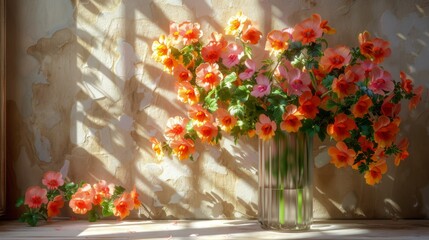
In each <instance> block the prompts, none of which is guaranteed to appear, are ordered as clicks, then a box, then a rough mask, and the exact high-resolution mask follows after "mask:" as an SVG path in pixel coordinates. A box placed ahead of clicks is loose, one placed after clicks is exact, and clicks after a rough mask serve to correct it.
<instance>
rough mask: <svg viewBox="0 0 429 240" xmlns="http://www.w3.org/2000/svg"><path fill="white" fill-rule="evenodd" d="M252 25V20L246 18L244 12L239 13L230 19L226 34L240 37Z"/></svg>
mask: <svg viewBox="0 0 429 240" xmlns="http://www.w3.org/2000/svg"><path fill="white" fill-rule="evenodd" d="M250 24H251V21H250V19H249V18H247V17H246V16H244V15H243V13H242V12H238V13H237V15H235V16H233V17H231V18H229V19H228V23H227V26H226V28H225V34H226V35H233V36H238V34H240V33H241V32H242V31H243V29H244V28H246V27H247V26H248V25H250Z"/></svg>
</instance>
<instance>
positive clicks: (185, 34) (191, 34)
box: [179, 21, 203, 45]
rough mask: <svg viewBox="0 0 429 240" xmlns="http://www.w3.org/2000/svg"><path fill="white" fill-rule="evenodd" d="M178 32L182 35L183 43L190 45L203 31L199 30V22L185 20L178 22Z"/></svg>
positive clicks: (196, 40)
mask: <svg viewBox="0 0 429 240" xmlns="http://www.w3.org/2000/svg"><path fill="white" fill-rule="evenodd" d="M179 34H180V36H181V37H182V41H183V44H185V45H190V44H192V43H196V42H198V40H199V39H200V37H201V36H202V35H203V32H202V31H201V30H200V24H199V23H191V22H189V21H185V22H182V23H180V24H179Z"/></svg>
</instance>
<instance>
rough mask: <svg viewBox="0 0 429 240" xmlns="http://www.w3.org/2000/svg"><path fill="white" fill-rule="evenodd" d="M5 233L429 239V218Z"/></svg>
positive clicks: (62, 225)
mask: <svg viewBox="0 0 429 240" xmlns="http://www.w3.org/2000/svg"><path fill="white" fill-rule="evenodd" d="M0 239H389V240H395V239H401V240H404V239H405V240H406V239H429V220H337V221H333V220H329V221H328V220H326V221H322V220H320V221H315V222H314V224H313V225H312V227H311V229H310V230H308V231H302V232H275V231H267V230H263V229H261V228H260V226H259V224H258V223H257V221H254V220H197V221H195V220H193V221H191V220H162V221H149V220H147V221H115V220H100V221H98V222H95V223H90V222H87V221H84V220H74V221H73V220H54V221H49V222H45V223H41V224H39V225H38V226H37V227H30V226H28V225H26V224H25V223H20V222H17V221H0Z"/></svg>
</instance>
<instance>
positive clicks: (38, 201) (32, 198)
mask: <svg viewBox="0 0 429 240" xmlns="http://www.w3.org/2000/svg"><path fill="white" fill-rule="evenodd" d="M47 192H48V191H47V190H46V189H43V188H40V187H39V186H32V187H29V188H27V191H25V200H24V204H26V205H27V206H28V207H29V208H39V207H41V206H42V204H46V203H48V198H47V196H46V194H47Z"/></svg>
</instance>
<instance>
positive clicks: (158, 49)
mask: <svg viewBox="0 0 429 240" xmlns="http://www.w3.org/2000/svg"><path fill="white" fill-rule="evenodd" d="M152 52H153V53H152V58H153V59H154V60H155V61H157V62H161V60H162V58H163V57H165V56H167V55H168V54H169V53H170V49H169V41H168V39H167V38H166V37H165V35H163V34H162V35H161V36H159V40H158V41H156V40H155V41H154V42H153V43H152Z"/></svg>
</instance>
